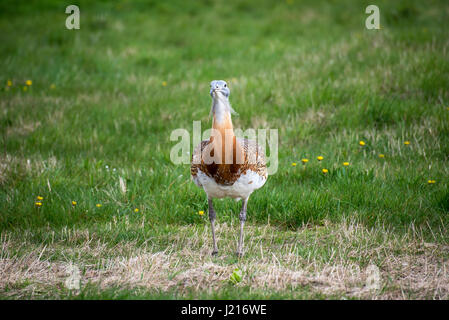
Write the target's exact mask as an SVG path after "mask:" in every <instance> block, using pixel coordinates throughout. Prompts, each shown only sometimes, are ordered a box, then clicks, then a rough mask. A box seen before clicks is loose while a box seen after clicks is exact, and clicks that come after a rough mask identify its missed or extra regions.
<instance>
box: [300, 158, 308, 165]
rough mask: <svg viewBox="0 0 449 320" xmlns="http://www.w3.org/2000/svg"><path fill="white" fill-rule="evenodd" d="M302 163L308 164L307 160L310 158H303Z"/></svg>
mask: <svg viewBox="0 0 449 320" xmlns="http://www.w3.org/2000/svg"><path fill="white" fill-rule="evenodd" d="M301 162H302V164H306V163H307V162H309V159H301Z"/></svg>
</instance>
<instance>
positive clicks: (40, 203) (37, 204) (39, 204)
mask: <svg viewBox="0 0 449 320" xmlns="http://www.w3.org/2000/svg"><path fill="white" fill-rule="evenodd" d="M34 204H35V205H36V207H40V206H42V202H40V201H36V202H35V203H34Z"/></svg>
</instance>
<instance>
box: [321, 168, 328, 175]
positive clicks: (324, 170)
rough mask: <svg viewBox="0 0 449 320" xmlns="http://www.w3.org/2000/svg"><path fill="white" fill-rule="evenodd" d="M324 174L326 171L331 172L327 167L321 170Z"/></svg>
mask: <svg viewBox="0 0 449 320" xmlns="http://www.w3.org/2000/svg"><path fill="white" fill-rule="evenodd" d="M321 171H322V172H323V173H324V174H326V173H328V172H329V170H327V169H325V168H323V170H321Z"/></svg>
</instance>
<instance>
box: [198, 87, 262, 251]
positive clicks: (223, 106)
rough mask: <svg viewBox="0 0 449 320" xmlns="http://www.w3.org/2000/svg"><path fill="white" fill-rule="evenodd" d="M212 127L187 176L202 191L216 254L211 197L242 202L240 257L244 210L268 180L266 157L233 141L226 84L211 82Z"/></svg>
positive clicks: (246, 143) (241, 141)
mask: <svg viewBox="0 0 449 320" xmlns="http://www.w3.org/2000/svg"><path fill="white" fill-rule="evenodd" d="M210 85H211V88H210V95H211V97H212V110H211V112H212V113H213V124H212V130H211V135H210V139H209V140H203V141H201V143H200V144H199V145H198V146H197V147H196V148H195V150H194V152H193V156H192V164H191V167H190V173H191V175H192V178H193V181H194V182H195V184H196V185H197V186H199V187H200V188H203V190H204V191H205V192H206V194H207V199H208V203H209V219H210V223H211V228H212V239H213V242H214V249H213V251H212V254H213V255H215V254H217V253H218V247H217V242H216V239H215V217H216V213H215V210H214V207H213V203H212V199H213V198H226V197H229V198H234V199H236V200H240V199H241V200H242V211H241V212H240V238H239V243H238V248H237V255H238V256H242V255H243V248H242V246H243V226H244V224H245V220H246V207H247V203H248V199H249V196H250V195H251V193H252V192H253V191H254V190H256V189H259V188H260V187H262V186H263V185H264V184H265V182H266V181H267V178H268V173H267V166H266V160H265V155H264V153H263V150H262V149H261V148H260V146H259V145H258V144H257V143H256V142H255V141H252V140H248V139H242V138H236V136H235V135H234V130H233V126H232V121H231V111H233V110H232V108H231V105H230V104H229V94H230V90H229V87H228V85H227V84H226V82H225V81H222V80H214V81H212V82H211V84H210Z"/></svg>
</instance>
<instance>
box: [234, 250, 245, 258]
mask: <svg viewBox="0 0 449 320" xmlns="http://www.w3.org/2000/svg"><path fill="white" fill-rule="evenodd" d="M235 254H236V255H237V257H238V258H243V250H242V251H236V253H235Z"/></svg>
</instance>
